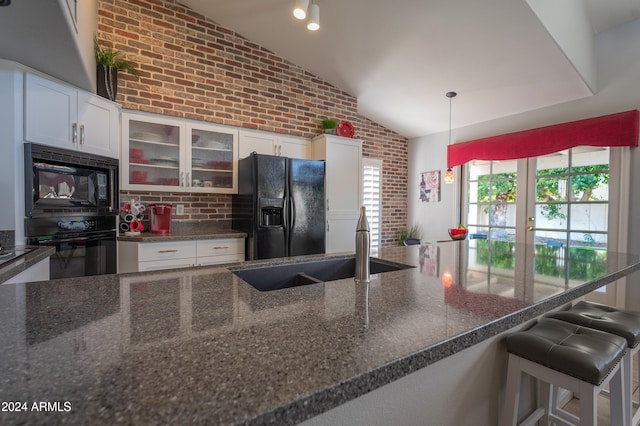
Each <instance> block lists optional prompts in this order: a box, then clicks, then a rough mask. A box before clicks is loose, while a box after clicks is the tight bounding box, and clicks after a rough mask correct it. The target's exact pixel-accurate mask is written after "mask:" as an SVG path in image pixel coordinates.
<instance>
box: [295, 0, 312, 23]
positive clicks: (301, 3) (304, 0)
mask: <svg viewBox="0 0 640 426" xmlns="http://www.w3.org/2000/svg"><path fill="white" fill-rule="evenodd" d="M308 8H309V0H296V5H295V6H294V7H293V16H295V17H296V18H298V19H304V18H306V17H307V9H308Z"/></svg>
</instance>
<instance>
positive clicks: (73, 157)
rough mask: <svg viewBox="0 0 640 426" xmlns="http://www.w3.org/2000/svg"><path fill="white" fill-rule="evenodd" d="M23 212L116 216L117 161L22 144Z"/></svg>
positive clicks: (27, 213)
mask: <svg viewBox="0 0 640 426" xmlns="http://www.w3.org/2000/svg"><path fill="white" fill-rule="evenodd" d="M24 162H25V167H24V170H25V214H26V217H27V218H38V217H50V216H53V215H60V214H61V213H63V214H64V215H67V216H69V215H71V216H73V215H85V216H86V215H117V214H118V160H117V159H115V158H109V157H103V156H100V155H94V154H87V153H83V152H78V151H71V150H66V149H61V148H54V147H50V146H44V145H37V144H32V143H27V144H24Z"/></svg>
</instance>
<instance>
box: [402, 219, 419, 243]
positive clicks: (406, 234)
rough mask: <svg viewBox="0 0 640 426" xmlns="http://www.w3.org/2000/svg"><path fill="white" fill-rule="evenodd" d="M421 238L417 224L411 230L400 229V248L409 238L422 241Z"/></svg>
mask: <svg viewBox="0 0 640 426" xmlns="http://www.w3.org/2000/svg"><path fill="white" fill-rule="evenodd" d="M420 237H421V232H420V227H419V226H418V225H417V224H416V225H412V226H411V227H409V228H400V229H398V234H397V239H398V245H400V246H401V245H403V244H404V240H406V239H407V238H417V239H420Z"/></svg>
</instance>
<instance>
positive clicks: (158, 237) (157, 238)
mask: <svg viewBox="0 0 640 426" xmlns="http://www.w3.org/2000/svg"><path fill="white" fill-rule="evenodd" d="M246 237H247V234H246V233H245V232H240V231H233V230H223V231H219V232H217V231H216V232H211V231H205V232H203V233H176V234H164V235H162V234H152V233H150V232H143V233H141V234H140V235H134V236H128V235H124V234H118V241H132V242H136V243H150V242H153V243H159V242H163V241H197V240H217V239H222V238H246Z"/></svg>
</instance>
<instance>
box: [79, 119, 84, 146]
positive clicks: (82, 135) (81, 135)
mask: <svg viewBox="0 0 640 426" xmlns="http://www.w3.org/2000/svg"><path fill="white" fill-rule="evenodd" d="M80 145H84V124H81V125H80Z"/></svg>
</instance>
